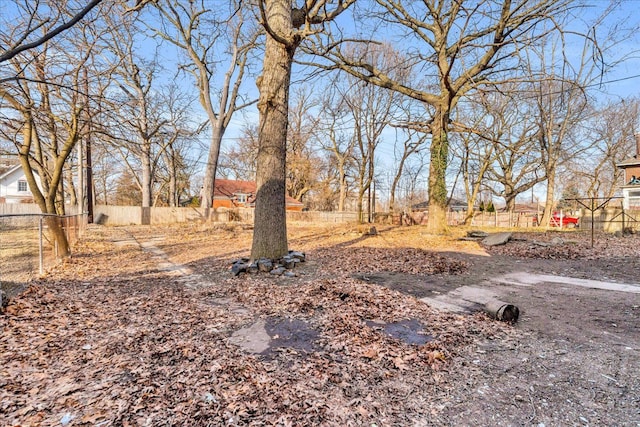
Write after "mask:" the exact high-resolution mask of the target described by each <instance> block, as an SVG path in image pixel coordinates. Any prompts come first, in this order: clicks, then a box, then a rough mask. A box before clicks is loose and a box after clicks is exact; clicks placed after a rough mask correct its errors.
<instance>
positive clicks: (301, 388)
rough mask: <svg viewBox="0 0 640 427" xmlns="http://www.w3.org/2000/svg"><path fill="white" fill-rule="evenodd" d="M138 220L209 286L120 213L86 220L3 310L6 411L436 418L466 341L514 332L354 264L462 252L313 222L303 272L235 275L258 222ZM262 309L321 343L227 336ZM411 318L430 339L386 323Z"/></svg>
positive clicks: (283, 419)
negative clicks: (388, 242) (374, 241)
mask: <svg viewBox="0 0 640 427" xmlns="http://www.w3.org/2000/svg"><path fill="white" fill-rule="evenodd" d="M317 231H318V230H315V231H314V230H311V233H315V232H317ZM322 232H323V233H330V235H331V232H330V230H322ZM191 233H192V234H193V235H191ZM133 234H134V235H135V236H136V238H137V239H138V241H144V240H153V239H156V241H157V242H159V244H161V246H162V247H163V248H164V249H165V250H166V251H167V252H168V253H169V254H170V256H172V259H174V258H175V259H176V260H179V259H180V258H182V261H181V262H188V263H189V264H190V265H191V266H192V267H193V268H194V269H195V270H197V271H198V272H199V274H201V275H203V276H198V277H206V279H207V280H208V282H207V284H206V286H203V287H198V286H193V285H191V286H185V285H184V284H183V283H182V282H181V281H180V280H179V279H180V277H177V276H175V275H171V274H166V273H163V272H162V271H159V270H158V266H157V262H156V260H154V259H153V258H152V257H150V255H149V254H147V253H145V252H143V251H141V250H140V248H139V247H138V246H136V245H134V244H122V243H123V241H124V242H125V243H126V239H127V238H128V237H127V232H126V231H125V230H123V229H106V228H92V229H90V230H89V231H88V233H87V236H86V239H85V240H84V243H83V244H82V245H80V246H79V247H78V248H76V251H75V253H76V254H77V255H76V256H74V257H73V258H72V259H71V260H69V261H68V262H66V263H65V264H64V265H63V266H61V267H59V268H58V269H56V271H53V272H51V273H50V274H49V275H48V276H47V277H46V278H45V279H43V280H41V281H40V282H38V283H36V284H34V285H33V286H32V287H31V288H30V289H29V290H28V291H27V292H25V293H24V294H23V295H21V296H20V297H18V298H16V299H14V300H13V301H12V303H11V304H10V306H9V307H8V310H7V314H6V315H4V316H2V317H0V327H1V328H2V331H3V334H2V336H3V340H2V344H1V345H0V363H1V364H2V366H3V369H2V371H1V372H0V423H1V424H3V425H60V424H62V425H102V426H109V425H365V424H366V425H373V424H376V425H401V424H402V425H410V424H416V423H417V424H425V423H427V422H428V420H432V419H434V417H435V416H436V415H437V413H438V411H439V409H438V408H440V407H441V406H442V405H443V404H444V402H445V401H446V399H447V389H448V388H449V387H450V386H451V385H450V384H449V382H448V381H446V377H447V375H448V374H447V369H448V366H449V363H450V360H452V359H454V358H455V357H456V354H457V353H458V352H459V351H460V349H461V348H463V347H464V346H466V345H468V344H469V343H471V342H473V341H474V340H478V339H479V338H482V339H487V338H492V337H494V336H502V335H504V334H508V333H509V331H508V329H509V328H508V327H506V326H503V325H498V324H496V323H494V322H492V321H489V320H487V319H486V318H484V317H483V316H457V315H450V314H442V313H439V312H436V311H434V310H431V309H430V308H429V307H428V306H426V305H425V304H423V303H420V302H419V301H417V300H416V299H414V298H413V297H410V296H407V295H403V294H400V293H398V292H395V291H392V290H389V289H386V288H382V287H378V286H376V285H369V284H365V283H361V282H358V281H356V280H355V279H352V278H351V277H350V274H351V273H352V272H353V271H361V270H375V269H380V268H390V269H398V270H402V271H405V270H407V271H421V272H423V273H424V274H430V273H432V272H434V271H439V272H449V271H451V272H455V271H457V270H459V269H461V268H464V266H463V265H462V264H461V263H460V262H458V261H452V262H451V263H448V262H447V260H446V259H445V258H443V257H441V256H438V255H435V254H432V253H428V252H425V251H423V250H416V249H411V248H409V249H393V250H392V251H391V252H389V253H390V254H392V256H390V255H389V253H387V252H385V251H383V250H382V249H380V248H378V249H365V248H357V249H355V250H353V251H352V250H350V249H349V247H348V246H349V245H348V242H349V241H350V240H353V237H354V236H358V232H357V230H356V231H353V232H351V231H349V230H346V231H345V234H343V235H341V237H342V238H340V239H338V240H339V241H338V242H336V244H338V243H339V244H345V245H343V246H342V247H335V248H333V249H329V248H327V247H326V246H323V247H322V248H321V249H319V248H318V244H319V243H321V242H320V239H321V237H320V236H316V237H313V236H309V235H307V234H306V232H305V231H304V230H302V231H301V234H299V235H298V236H294V238H293V239H292V246H294V245H296V243H297V246H298V247H299V248H300V249H305V250H308V251H309V254H308V256H309V258H310V262H309V263H308V267H307V266H305V267H303V268H302V269H300V271H299V273H300V276H299V277H298V278H293V279H286V278H283V277H279V278H272V277H269V276H267V275H265V276H253V277H248V276H245V277H241V278H233V277H231V275H230V274H229V272H228V271H227V270H228V266H229V260H230V259H232V258H233V257H234V256H237V255H239V254H240V253H241V252H243V251H246V250H247V249H248V246H246V243H247V241H246V238H247V236H248V235H250V230H243V229H242V228H237V229H227V228H211V227H206V226H200V227H196V228H189V227H182V228H179V229H178V230H176V229H173V228H158V229H151V230H145V229H142V228H139V229H136V230H133ZM129 237H131V236H129ZM334 238H335V236H333V235H331V239H334ZM356 239H357V237H356ZM114 241H115V243H116V244H114ZM174 242H175V244H174ZM305 242H307V243H305ZM118 243H120V244H118ZM314 251H316V252H314ZM314 254H317V256H315V255H314ZM314 258H315V259H314ZM311 260H313V261H311ZM385 266H386V267H385ZM221 301H223V303H221ZM231 306H234V307H238V306H240V307H242V309H241V310H238V309H236V310H231V309H230V307H231ZM260 318H262V319H266V318H279V319H297V320H300V321H303V322H304V323H305V324H307V325H309V327H310V328H312V329H313V330H314V331H317V339H316V340H315V342H314V343H313V346H314V347H313V349H312V350H313V351H302V350H299V349H296V348H293V347H292V348H287V347H281V348H279V349H278V351H277V352H275V353H271V354H269V357H266V355H260V354H258V355H252V354H247V353H245V352H243V351H242V350H241V349H240V348H238V347H236V346H235V345H233V344H230V343H229V336H230V335H231V334H232V333H233V332H234V331H236V330H238V329H239V328H241V327H243V326H246V325H247V324H249V323H251V322H252V321H254V320H255V319H260ZM403 319H417V320H418V321H419V324H420V325H421V326H422V328H423V330H424V333H425V334H428V335H429V336H430V337H432V338H433V339H432V340H431V341H430V342H428V343H427V344H424V345H412V344H407V343H405V342H403V341H402V340H401V339H396V338H392V337H390V336H388V335H387V334H385V333H383V331H381V329H380V328H376V327H375V324H376V323H375V322H395V321H400V320H403ZM372 322H373V323H372Z"/></svg>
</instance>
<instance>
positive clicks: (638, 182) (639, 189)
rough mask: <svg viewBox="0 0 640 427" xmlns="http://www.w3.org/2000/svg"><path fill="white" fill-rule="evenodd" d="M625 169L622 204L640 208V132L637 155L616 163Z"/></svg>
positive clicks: (637, 138) (637, 140) (637, 141)
mask: <svg viewBox="0 0 640 427" xmlns="http://www.w3.org/2000/svg"><path fill="white" fill-rule="evenodd" d="M616 166H617V167H619V168H620V169H622V170H624V184H623V185H622V187H621V189H622V197H623V201H622V204H623V206H624V208H625V209H640V133H638V134H636V155H635V156H634V157H631V158H629V159H626V160H624V161H622V162H620V163H618V164H617V165H616Z"/></svg>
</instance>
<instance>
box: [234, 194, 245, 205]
mask: <svg viewBox="0 0 640 427" xmlns="http://www.w3.org/2000/svg"><path fill="white" fill-rule="evenodd" d="M236 200H237V201H238V203H247V195H246V194H236Z"/></svg>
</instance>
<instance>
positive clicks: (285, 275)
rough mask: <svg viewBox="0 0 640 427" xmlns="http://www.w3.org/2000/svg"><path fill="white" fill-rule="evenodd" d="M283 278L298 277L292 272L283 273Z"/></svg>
mask: <svg viewBox="0 0 640 427" xmlns="http://www.w3.org/2000/svg"><path fill="white" fill-rule="evenodd" d="M283 276H284V277H298V275H297V274H296V273H294V272H293V271H285V272H284V274H283Z"/></svg>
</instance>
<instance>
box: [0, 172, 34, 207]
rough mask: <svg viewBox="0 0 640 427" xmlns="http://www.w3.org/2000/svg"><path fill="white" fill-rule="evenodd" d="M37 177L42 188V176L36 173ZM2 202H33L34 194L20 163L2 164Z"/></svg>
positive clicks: (0, 178) (0, 185)
mask: <svg viewBox="0 0 640 427" xmlns="http://www.w3.org/2000/svg"><path fill="white" fill-rule="evenodd" d="M34 172H35V171H34ZM35 178H36V182H37V184H38V187H40V188H42V185H41V183H40V177H39V176H38V175H37V174H36V175H35ZM0 203H33V194H31V190H30V189H29V184H28V183H27V178H26V177H25V175H24V172H23V171H22V167H21V166H20V165H19V164H10V163H7V162H3V163H2V164H0Z"/></svg>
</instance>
